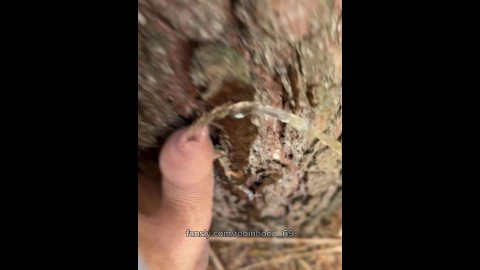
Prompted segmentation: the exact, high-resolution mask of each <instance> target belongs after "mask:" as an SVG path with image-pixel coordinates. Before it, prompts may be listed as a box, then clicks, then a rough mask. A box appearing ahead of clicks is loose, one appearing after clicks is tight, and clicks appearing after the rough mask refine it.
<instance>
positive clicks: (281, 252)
mask: <svg viewBox="0 0 480 270" xmlns="http://www.w3.org/2000/svg"><path fill="white" fill-rule="evenodd" d="M334 219H335V220H334V221H333V222H332V223H331V224H330V225H328V226H325V227H324V228H321V229H322V231H323V232H324V233H325V234H326V235H328V237H322V238H261V237H260V238H257V237H248V238H247V237H245V238H210V239H209V241H210V244H211V247H212V254H211V255H210V265H209V268H208V269H209V270H274V269H287V270H290V269H292V270H294V269H295V270H296V269H299V270H313V269H322V270H341V269H342V238H341V228H342V222H341V219H342V218H341V209H339V210H338V213H336V215H335V218H334Z"/></svg>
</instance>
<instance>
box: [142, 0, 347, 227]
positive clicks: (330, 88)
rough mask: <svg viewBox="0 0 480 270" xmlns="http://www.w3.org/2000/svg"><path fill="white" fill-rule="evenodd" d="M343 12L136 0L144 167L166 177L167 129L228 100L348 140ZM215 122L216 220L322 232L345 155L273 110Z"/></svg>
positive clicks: (321, 4) (276, 3) (283, 2)
mask: <svg viewBox="0 0 480 270" xmlns="http://www.w3.org/2000/svg"><path fill="white" fill-rule="evenodd" d="M341 15H342V7H341V1H337V0H238V1H228V0H213V1H202V0H190V1H182V0H177V1H162V0H139V14H138V16H139V23H138V31H139V34H138V55H139V56H138V107H139V109H138V120H139V126H138V137H139V140H138V145H139V171H141V172H142V173H144V174H147V175H148V176H150V177H153V178H155V179H158V181H161V175H160V174H159V172H158V169H157V166H156V164H157V153H158V150H159V149H160V147H161V145H162V143H163V141H164V139H165V138H166V137H167V136H168V135H169V134H170V133H171V132H172V131H173V130H175V129H177V128H179V127H181V126H185V125H188V124H189V123H191V122H192V121H193V120H195V119H196V118H198V117H199V116H201V115H202V114H203V113H205V112H206V111H210V110H211V109H213V108H215V107H216V106H219V105H222V104H224V103H226V102H237V101H247V100H249V101H258V102H261V103H263V104H266V105H270V106H273V107H276V108H282V109H283V110H285V111H288V112H292V113H294V114H296V115H298V116H301V117H302V118H304V119H307V120H308V121H309V123H310V125H311V127H313V128H315V129H316V130H317V131H319V132H323V133H325V134H327V135H329V136H331V137H333V138H335V139H337V140H339V141H341V137H342V50H341V49H342V38H341V37H342V16H341ZM210 128H211V135H212V139H213V141H214V144H215V147H216V150H217V152H218V153H219V154H220V157H219V158H218V159H217V160H216V161H215V164H214V168H215V180H216V181H215V182H216V185H215V197H214V220H213V228H214V229H217V230H230V229H255V228H257V229H263V230H266V229H269V230H271V229H278V230H283V229H285V228H289V229H294V230H295V232H296V236H312V235H322V234H323V233H324V232H323V231H322V229H321V227H322V226H321V224H322V221H323V220H328V217H329V216H330V215H331V212H332V211H334V210H335V209H337V208H338V207H339V206H340V205H341V189H342V181H341V169H342V164H341V161H342V158H341V156H339V155H338V154H337V153H335V152H334V151H332V150H331V149H329V147H327V146H325V145H323V144H322V143H321V142H319V141H318V140H317V139H315V138H312V137H311V136H310V135H308V134H307V133H303V132H299V131H297V130H295V129H294V128H292V127H290V126H289V125H288V124H284V123H282V122H279V121H278V120H276V119H273V118H268V117H263V116H248V117H244V118H242V119H234V118H225V119H222V120H219V121H217V122H215V123H213V124H212V125H211V126H210Z"/></svg>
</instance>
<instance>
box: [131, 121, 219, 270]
mask: <svg viewBox="0 0 480 270" xmlns="http://www.w3.org/2000/svg"><path fill="white" fill-rule="evenodd" d="M185 133H186V129H182V130H179V131H177V132H175V133H174V134H172V135H171V136H170V137H169V138H168V139H167V142H166V143H165V144H164V146H163V148H162V150H161V152H160V162H159V163H160V164H159V167H160V171H161V172H162V181H161V185H160V184H156V183H155V182H154V181H152V180H151V179H148V178H146V177H144V176H142V175H139V176H138V196H139V213H138V246H139V251H140V255H141V257H142V259H143V262H144V264H145V265H146V266H147V268H148V269H149V270H154V269H180V270H183V269H185V270H187V269H188V270H193V269H198V270H200V269H201V270H204V269H206V268H207V265H208V254H209V251H210V245H209V243H208V240H207V239H206V238H205V237H186V231H187V230H192V231H204V230H208V229H209V228H210V224H211V219H212V198H213V166H212V164H213V159H214V152H213V146H212V142H211V141H210V137H209V134H208V128H207V127H205V128H202V129H200V130H199V131H198V132H196V134H195V135H194V136H193V137H192V138H187V136H186V134H185Z"/></svg>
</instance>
